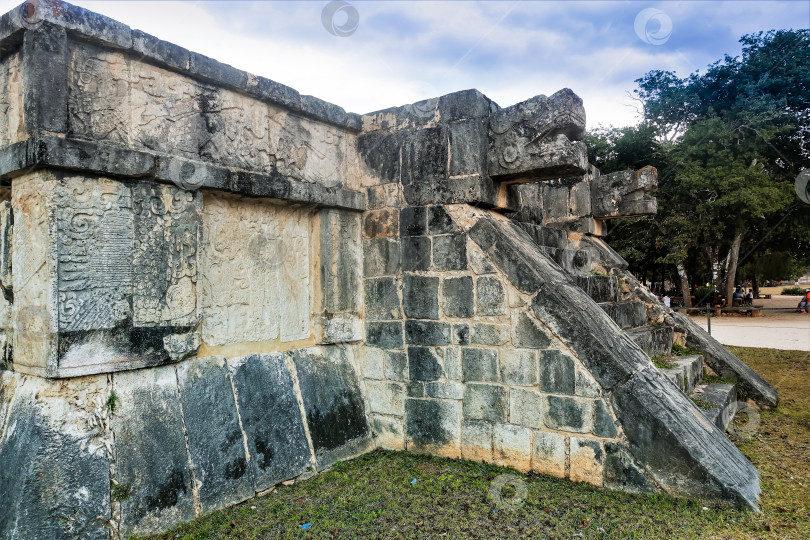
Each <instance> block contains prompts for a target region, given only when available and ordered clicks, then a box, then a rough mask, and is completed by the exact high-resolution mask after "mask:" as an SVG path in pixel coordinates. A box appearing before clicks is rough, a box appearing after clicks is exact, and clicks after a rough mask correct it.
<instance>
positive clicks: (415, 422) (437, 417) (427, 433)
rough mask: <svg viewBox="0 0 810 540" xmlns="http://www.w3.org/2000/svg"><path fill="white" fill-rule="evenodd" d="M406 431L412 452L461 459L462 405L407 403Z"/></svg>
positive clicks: (433, 400)
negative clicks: (426, 452) (424, 452)
mask: <svg viewBox="0 0 810 540" xmlns="http://www.w3.org/2000/svg"><path fill="white" fill-rule="evenodd" d="M405 428H406V433H407V446H408V449H409V450H414V451H416V452H420V451H430V452H435V453H437V454H439V455H443V456H447V457H459V456H460V455H461V405H460V404H459V403H458V402H457V401H446V400H442V401H439V400H435V399H407V400H406V401H405Z"/></svg>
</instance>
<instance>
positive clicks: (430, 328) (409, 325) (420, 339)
mask: <svg viewBox="0 0 810 540" xmlns="http://www.w3.org/2000/svg"><path fill="white" fill-rule="evenodd" d="M405 335H406V337H407V339H408V344H409V345H449V344H450V325H449V324H447V323H442V322H434V321H414V320H407V321H405Z"/></svg>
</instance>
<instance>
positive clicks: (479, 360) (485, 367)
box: [461, 347, 499, 382]
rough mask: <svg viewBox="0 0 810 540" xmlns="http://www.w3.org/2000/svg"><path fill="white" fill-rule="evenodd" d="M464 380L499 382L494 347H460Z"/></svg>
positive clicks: (496, 355) (496, 354) (496, 353)
mask: <svg viewBox="0 0 810 540" xmlns="http://www.w3.org/2000/svg"><path fill="white" fill-rule="evenodd" d="M461 365H462V372H463V377H464V382H468V381H475V382H499V377H498V375H499V373H498V351H497V350H496V349H478V348H471V347H464V348H463V349H461Z"/></svg>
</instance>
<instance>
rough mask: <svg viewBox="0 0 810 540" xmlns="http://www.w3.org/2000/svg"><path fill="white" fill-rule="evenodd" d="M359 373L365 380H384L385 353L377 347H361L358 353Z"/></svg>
mask: <svg viewBox="0 0 810 540" xmlns="http://www.w3.org/2000/svg"><path fill="white" fill-rule="evenodd" d="M360 355H361V356H360V357H361V371H362V374H363V377H365V378H366V379H378V380H379V379H385V378H386V377H385V351H384V350H382V349H379V348H377V347H363V348H362V349H361V352H360Z"/></svg>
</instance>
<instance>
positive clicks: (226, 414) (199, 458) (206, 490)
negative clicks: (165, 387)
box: [177, 357, 255, 512]
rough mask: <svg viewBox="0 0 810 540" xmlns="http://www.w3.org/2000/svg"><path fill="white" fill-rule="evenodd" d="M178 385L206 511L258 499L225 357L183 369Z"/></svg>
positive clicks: (192, 363) (188, 364)
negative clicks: (249, 499) (254, 496)
mask: <svg viewBox="0 0 810 540" xmlns="http://www.w3.org/2000/svg"><path fill="white" fill-rule="evenodd" d="M177 387H178V389H179V391H180V405H181V406H182V411H183V420H184V423H185V431H186V437H187V439H188V450H189V453H190V455H191V463H192V465H193V466H194V478H195V480H196V481H197V492H198V493H199V498H200V506H201V507H202V511H203V512H210V511H211V510H214V509H216V508H222V507H223V506H227V505H230V504H234V503H237V502H239V501H243V500H245V499H247V498H250V497H252V496H253V495H254V493H255V492H254V480H253V470H252V469H251V467H250V466H249V465H248V461H247V456H246V455H245V440H244V438H243V435H242V429H241V427H240V426H239V415H238V413H237V410H236V398H235V397H234V394H233V388H232V387H231V379H230V377H229V376H228V368H227V367H226V365H225V359H224V358H222V357H209V358H200V359H196V360H192V361H189V362H184V363H182V364H180V365H178V366H177Z"/></svg>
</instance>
